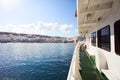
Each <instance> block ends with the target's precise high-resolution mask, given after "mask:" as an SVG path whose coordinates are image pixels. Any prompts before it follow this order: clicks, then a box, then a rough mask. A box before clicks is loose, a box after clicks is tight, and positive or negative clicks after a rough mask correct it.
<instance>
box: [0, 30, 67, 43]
mask: <svg viewBox="0 0 120 80" xmlns="http://www.w3.org/2000/svg"><path fill="white" fill-rule="evenodd" d="M66 40H67V38H65V37H56V36H45V35H35V34H18V33H10V32H0V43H6V42H14V43H15V42H27V43H32V42H33V43H34V42H36V43H64V42H66Z"/></svg>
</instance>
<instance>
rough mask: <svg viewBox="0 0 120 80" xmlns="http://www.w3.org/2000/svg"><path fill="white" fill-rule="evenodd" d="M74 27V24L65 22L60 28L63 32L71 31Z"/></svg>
mask: <svg viewBox="0 0 120 80" xmlns="http://www.w3.org/2000/svg"><path fill="white" fill-rule="evenodd" d="M72 27H73V25H72V24H63V25H61V27H60V30H61V31H63V32H71V31H72Z"/></svg>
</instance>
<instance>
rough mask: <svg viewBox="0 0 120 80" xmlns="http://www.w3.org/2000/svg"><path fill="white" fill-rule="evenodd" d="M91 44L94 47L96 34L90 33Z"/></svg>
mask: <svg viewBox="0 0 120 80" xmlns="http://www.w3.org/2000/svg"><path fill="white" fill-rule="evenodd" d="M91 44H92V45H93V46H96V32H93V33H91Z"/></svg>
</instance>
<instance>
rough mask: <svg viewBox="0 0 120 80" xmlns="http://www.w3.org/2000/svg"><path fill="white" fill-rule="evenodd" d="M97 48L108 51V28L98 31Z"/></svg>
mask: <svg viewBox="0 0 120 80" xmlns="http://www.w3.org/2000/svg"><path fill="white" fill-rule="evenodd" d="M98 47H100V48H102V49H105V50H107V51H110V26H109V25H108V26H106V27H104V28H102V29H100V30H98Z"/></svg>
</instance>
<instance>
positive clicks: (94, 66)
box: [67, 0, 120, 80]
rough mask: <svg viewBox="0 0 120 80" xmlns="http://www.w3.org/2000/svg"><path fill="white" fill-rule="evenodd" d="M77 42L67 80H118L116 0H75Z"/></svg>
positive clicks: (119, 1) (119, 0) (119, 4)
mask: <svg viewBox="0 0 120 80" xmlns="http://www.w3.org/2000/svg"><path fill="white" fill-rule="evenodd" d="M76 3H77V9H76V11H75V16H76V17H77V25H78V32H79V34H80V36H81V37H84V41H80V42H78V43H77V45H76V48H75V50H74V53H73V57H72V61H71V65H70V69H69V73H68V77H67V80H120V0H76Z"/></svg>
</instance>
